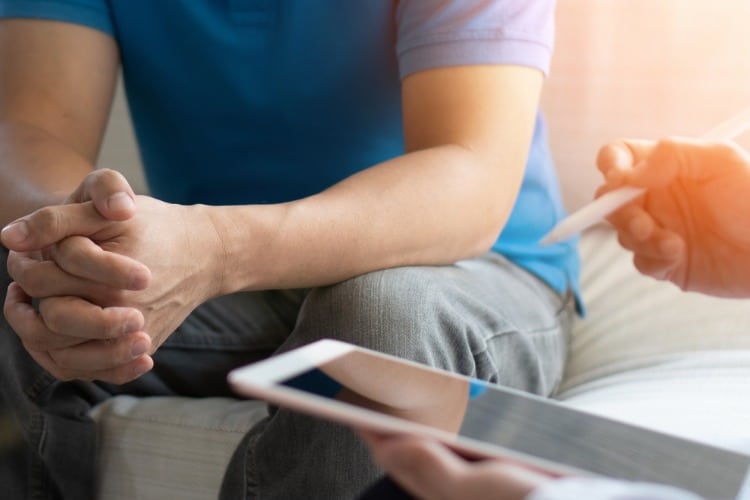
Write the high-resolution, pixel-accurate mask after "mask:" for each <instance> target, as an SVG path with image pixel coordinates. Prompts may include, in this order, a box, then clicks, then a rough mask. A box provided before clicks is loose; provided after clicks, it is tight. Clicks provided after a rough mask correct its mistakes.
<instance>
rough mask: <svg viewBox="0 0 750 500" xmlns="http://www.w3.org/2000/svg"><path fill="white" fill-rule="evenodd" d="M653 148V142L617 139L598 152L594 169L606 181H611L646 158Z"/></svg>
mask: <svg viewBox="0 0 750 500" xmlns="http://www.w3.org/2000/svg"><path fill="white" fill-rule="evenodd" d="M654 146H655V144H654V142H653V141H646V140H640V139H619V140H617V141H614V142H612V143H610V144H607V145H606V146H603V147H602V148H601V149H600V150H599V153H598V154H597V157H596V167H597V168H598V169H599V172H601V173H602V175H603V176H604V177H605V178H606V179H608V180H612V179H613V178H617V177H619V176H620V174H621V173H622V172H625V171H627V170H630V169H632V168H633V167H634V166H635V165H637V164H638V163H640V162H642V161H644V160H645V159H646V158H648V156H649V155H650V154H651V152H652V151H653V149H654Z"/></svg>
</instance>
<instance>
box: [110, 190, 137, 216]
mask: <svg viewBox="0 0 750 500" xmlns="http://www.w3.org/2000/svg"><path fill="white" fill-rule="evenodd" d="M134 207H135V203H133V198H131V197H130V196H129V195H128V194H127V193H123V192H122V191H120V192H119V193H115V194H113V195H112V196H110V197H109V198H108V199H107V208H108V209H110V210H112V211H114V212H124V211H127V210H132V209H133V208H134Z"/></svg>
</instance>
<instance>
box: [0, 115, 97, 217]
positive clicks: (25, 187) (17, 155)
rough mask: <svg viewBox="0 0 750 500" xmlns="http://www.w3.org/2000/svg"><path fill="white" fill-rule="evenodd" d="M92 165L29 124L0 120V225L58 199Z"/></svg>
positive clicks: (60, 199) (62, 197)
mask: <svg viewBox="0 0 750 500" xmlns="http://www.w3.org/2000/svg"><path fill="white" fill-rule="evenodd" d="M92 169H93V166H92V165H91V163H90V162H88V161H87V160H86V159H85V158H83V157H82V156H81V155H79V154H78V153H76V152H75V151H74V150H73V149H72V148H71V147H70V146H67V145H66V144H64V143H62V142H61V141H59V140H58V139H56V138H55V137H54V136H52V135H51V134H49V133H47V132H45V131H43V130H42V129H40V128H38V127H35V126H33V125H28V124H24V123H20V122H15V123H13V122H0V185H2V186H7V188H6V189H5V190H4V193H3V196H1V197H0V225H2V226H4V225H5V224H7V223H8V222H10V221H13V220H15V219H16V218H18V217H21V216H23V215H26V214H28V213H30V212H32V211H34V210H36V209H37V208H40V207H42V206H46V205H50V204H55V203H59V202H61V201H62V200H63V199H65V197H66V196H67V195H68V194H70V193H71V192H72V191H73V190H74V189H75V188H76V186H78V184H80V182H81V180H82V179H83V178H84V177H85V176H86V174H88V173H89V172H91V170H92Z"/></svg>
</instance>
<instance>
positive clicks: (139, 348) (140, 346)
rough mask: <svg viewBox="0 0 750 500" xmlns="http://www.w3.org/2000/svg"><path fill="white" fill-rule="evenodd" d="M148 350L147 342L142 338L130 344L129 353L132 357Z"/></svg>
mask: <svg viewBox="0 0 750 500" xmlns="http://www.w3.org/2000/svg"><path fill="white" fill-rule="evenodd" d="M147 351H148V342H147V341H146V340H144V339H141V340H139V341H137V342H136V343H135V344H133V345H132V346H130V355H131V356H133V358H138V357H141V356H142V355H144V354H146V352H147Z"/></svg>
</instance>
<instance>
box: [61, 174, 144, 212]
mask: <svg viewBox="0 0 750 500" xmlns="http://www.w3.org/2000/svg"><path fill="white" fill-rule="evenodd" d="M87 201H91V202H92V203H93V204H94V206H95V207H96V210H97V211H98V212H99V213H100V214H101V216H102V217H104V218H105V219H109V220H127V219H129V218H131V217H132V216H133V215H135V193H134V192H133V188H131V187H130V184H129V183H128V181H127V179H126V178H125V176H123V175H122V174H121V173H120V172H117V171H116V170H110V169H99V170H94V171H93V172H91V173H90V174H89V175H87V176H86V178H85V179H84V180H83V182H81V184H80V185H79V186H78V188H77V189H76V190H75V191H74V192H73V193H72V194H71V195H70V197H69V198H68V202H71V203H84V202H87Z"/></svg>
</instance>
